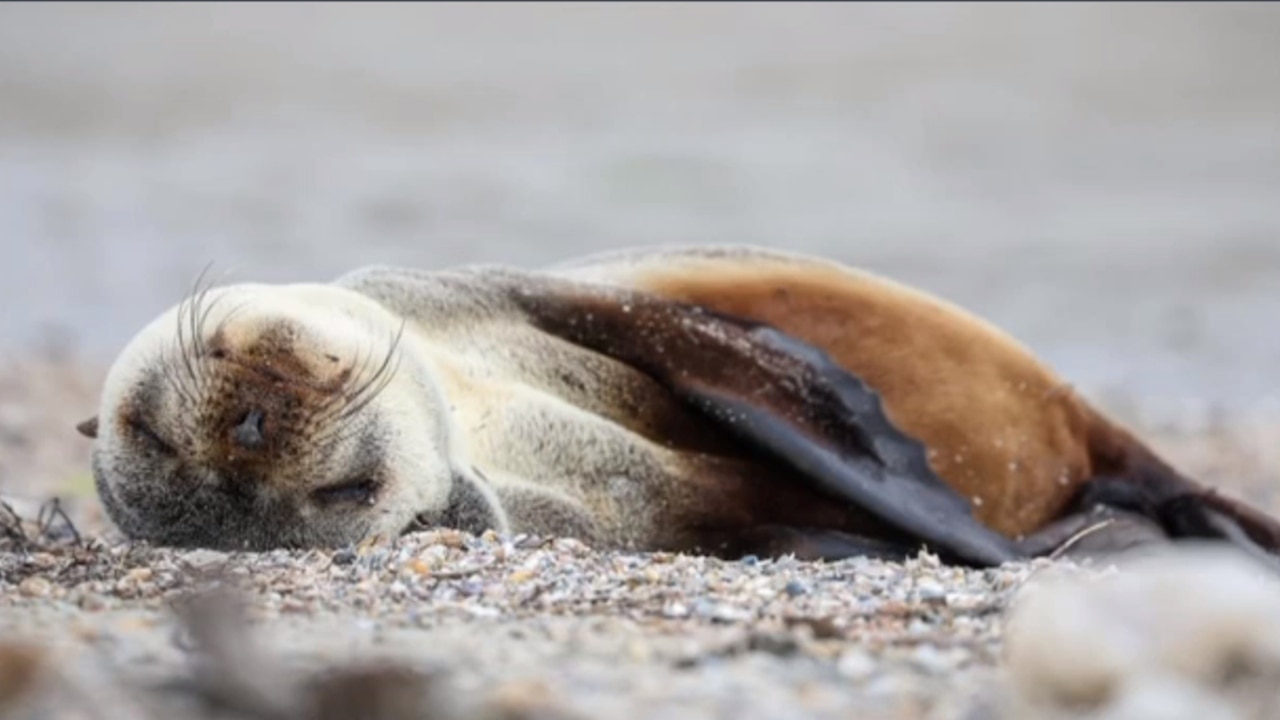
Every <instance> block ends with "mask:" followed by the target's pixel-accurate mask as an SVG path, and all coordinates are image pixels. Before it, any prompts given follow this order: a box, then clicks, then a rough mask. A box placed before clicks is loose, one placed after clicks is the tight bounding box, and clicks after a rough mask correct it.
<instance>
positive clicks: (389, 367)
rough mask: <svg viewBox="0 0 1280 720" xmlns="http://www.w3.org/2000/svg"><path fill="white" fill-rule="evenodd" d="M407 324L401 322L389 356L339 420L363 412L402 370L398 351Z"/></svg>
mask: <svg viewBox="0 0 1280 720" xmlns="http://www.w3.org/2000/svg"><path fill="white" fill-rule="evenodd" d="M405 324H406V323H405V321H403V320H401V322H400V329H399V330H397V331H396V334H395V337H394V338H392V340H391V345H390V347H388V348H387V354H386V355H385V356H384V357H383V359H382V364H381V365H380V366H379V367H378V369H377V370H376V371H375V372H374V373H373V376H372V377H371V378H369V380H368V381H367V382H365V383H364V385H362V386H361V387H360V388H359V389H358V390H357V391H356V392H355V393H353V394H352V396H351V399H350V401H349V403H348V407H347V408H346V409H345V410H343V412H342V413H341V414H340V415H338V419H339V420H345V419H347V418H349V417H351V416H352V415H354V414H356V413H357V412H360V411H361V410H363V409H364V408H365V406H366V405H368V404H369V403H370V402H371V401H372V400H373V399H374V398H376V397H377V396H378V395H379V394H381V393H382V391H383V390H385V389H386V388H387V385H389V384H390V382H391V380H392V379H393V378H394V377H395V374H396V372H397V371H398V370H399V369H400V359H401V354H400V352H398V351H399V349H400V342H401V340H402V339H403V338H404V328H405ZM362 396H363V397H362Z"/></svg>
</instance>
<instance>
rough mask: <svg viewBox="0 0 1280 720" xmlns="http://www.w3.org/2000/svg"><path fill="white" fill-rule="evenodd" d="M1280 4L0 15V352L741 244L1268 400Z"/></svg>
mask: <svg viewBox="0 0 1280 720" xmlns="http://www.w3.org/2000/svg"><path fill="white" fill-rule="evenodd" d="M1278 131H1280V6H1276V5H1272V4H1256V5H1252V4H1251V5H1232V4H1225V3H1212V4H1195V5H1193V4H1179V5H1148V4H1140V5H1115V4H1037V5H1031V4H1027V5H1012V4H1008V5H1006V4H992V5H982V6H977V5H972V6H971V5H959V4H946V5H925V4H914V3H913V4H901V5H870V4H816V5H798V4H781V3H779V4H750V5H721V4H702V5H688V6H677V5H670V4H652V5H622V4H617V5H615V4H608V5H604V4H600V5H550V4H527V5H525V4H516V5H495V4H473V5H443V4H421V5H409V4H390V5H381V4H365V5H361V6H354V5H337V4H316V5H303V4H280V5H271V4H223V5H204V4H199V5H197V4H138V5H133V4H129V5H125V4H119V5H105V4H104V5H96V4H84V5H65V4H64V5H46V4H42V3H33V4H21V3H9V4H4V5H0V243H2V245H0V306H3V307H4V308H5V312H4V313H3V317H2V318H0V351H21V349H22V348H24V347H28V346H29V345H30V344H31V343H32V342H35V341H36V340H37V339H38V338H40V337H42V336H43V335H46V334H48V333H49V332H51V331H57V332H60V333H63V334H64V335H66V336H68V337H69V338H70V339H71V342H73V343H74V344H75V345H76V346H77V347H79V348H81V349H82V350H83V351H84V352H86V353H89V354H90V355H91V356H93V357H96V358H99V359H109V358H110V357H111V355H112V354H113V353H114V352H115V351H116V350H117V349H118V348H119V347H120V346H121V345H122V344H123V343H124V342H125V341H126V340H127V339H128V336H129V335H130V334H131V333H132V332H134V331H135V330H137V329H138V328H139V327H140V326H141V324H142V323H144V322H145V321H147V320H148V319H150V318H151V317H152V316H153V315H155V314H156V313H158V312H159V311H160V310H161V309H162V308H163V307H165V306H167V305H168V304H170V303H172V302H174V301H175V300H176V299H177V298H178V297H179V296H180V295H181V294H182V293H183V291H184V290H185V288H186V287H187V285H189V283H190V281H191V280H192V278H193V276H194V275H195V274H196V273H197V272H198V271H199V269H200V268H201V267H202V266H204V265H205V263H207V262H209V261H211V260H212V261H214V262H215V263H216V267H218V268H223V269H226V268H231V269H232V270H234V275H233V276H232V277H233V278H236V279H253V280H293V279H325V278H329V277H332V276H334V275H336V274H339V273H341V272H343V271H345V270H348V269H351V268H353V267H355V266H358V265H361V264H366V263H373V262H393V263H404V264H410V265H416V266H425V267H441V266H445V265H450V264H454V263H461V262H472V261H485V262H492V261H503V262H510V263H516V264H521V265H534V264H539V263H543V262H548V261H552V260H558V259H562V258H566V257H569V256H572V255H576V254H579V253H584V252H590V251H596V250H601V249H606V248H612V247H618V246H623V245H639V244H663V243H704V242H705V243H712V242H715V243H719V242H749V243H755V244H762V245H769V246H774V247H782V248H791V249H797V250H804V251H809V252H814V253H820V254H823V255H828V256H832V257H835V258H837V259H840V260H844V261H847V262H851V263H856V264H859V265H863V266H866V267H870V268H872V269H875V270H879V271H882V272H886V273H890V274H892V275H894V276H896V277H898V278H900V279H903V280H906V281H908V282H912V283H915V284H918V285H922V286H924V287H926V288H928V289H930V290H933V291H935V292H938V293H940V294H942V295H944V296H946V297H949V298H951V299H953V300H955V301H957V302H959V303H961V304H962V305H965V306H967V307H969V308H971V309H973V310H975V311H977V312H979V313H981V314H983V315H986V316H988V317H990V318H992V319H993V320H995V321H996V322H997V323H998V324H1000V325H1002V326H1004V327H1005V328H1007V329H1009V330H1010V331H1012V332H1013V333H1014V334H1016V335H1018V336H1019V337H1020V338H1022V339H1023V340H1025V341H1026V342H1027V343H1028V344H1030V345H1031V346H1032V347H1033V348H1034V349H1035V350H1037V351H1039V352H1040V353H1042V354H1043V355H1044V356H1046V357H1047V358H1048V359H1049V360H1050V362H1052V363H1053V364H1054V365H1055V366H1057V367H1058V368H1059V369H1060V370H1061V371H1062V372H1064V373H1066V374H1067V375H1068V376H1070V377H1072V378H1073V379H1075V380H1077V381H1078V386H1079V387H1081V388H1082V389H1084V390H1086V391H1098V392H1114V391H1116V390H1121V391H1123V392H1125V393H1126V394H1130V395H1134V396H1139V397H1143V398H1147V399H1163V400H1168V401H1169V402H1180V401H1183V400H1188V399H1197V398H1198V399H1205V398H1212V399H1214V400H1218V401H1222V402H1226V403H1230V404H1234V405H1247V406H1258V405H1260V404H1267V403H1271V404H1273V405H1276V404H1280V403H1277V400H1276V396H1277V393H1276V389H1277V387H1278V386H1277V383H1275V382H1274V381H1273V380H1272V378H1271V377H1270V372H1271V369H1272V368H1273V367H1275V365H1276V361H1277V359H1280V328H1277V327H1276V326H1275V325H1276V323H1275V322H1274V319H1275V318H1276V317H1278V316H1280V313H1278V311H1280V292H1277V290H1280V201H1278V200H1280V196H1278V195H1277V191H1280V132H1278Z"/></svg>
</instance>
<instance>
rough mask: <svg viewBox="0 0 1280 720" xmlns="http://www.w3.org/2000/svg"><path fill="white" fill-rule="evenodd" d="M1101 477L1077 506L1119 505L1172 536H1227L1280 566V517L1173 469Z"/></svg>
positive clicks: (1089, 488)
mask: <svg viewBox="0 0 1280 720" xmlns="http://www.w3.org/2000/svg"><path fill="white" fill-rule="evenodd" d="M1152 472H1153V471H1151V470H1147V471H1145V472H1144V475H1145V476H1146V477H1142V476H1139V479H1134V478H1130V477H1103V478H1096V479H1094V480H1092V481H1090V482H1089V483H1088V484H1086V485H1085V486H1084V489H1083V490H1082V492H1081V494H1080V497H1079V498H1078V499H1077V500H1076V506H1077V507H1079V508H1081V509H1088V508H1091V507H1098V506H1101V507H1108V508H1118V509H1121V510H1124V511H1127V512H1131V513H1136V514H1139V515H1142V516H1145V517H1147V518H1150V519H1151V520H1152V521H1153V522H1155V523H1157V524H1159V526H1160V527H1161V528H1162V529H1163V530H1164V532H1165V533H1166V534H1168V536H1169V537H1170V538H1172V539H1175V540H1178V539H1190V540H1222V541H1226V542H1230V543H1231V544H1233V545H1235V546H1236V547H1238V548H1240V549H1241V550H1243V551H1244V552H1246V553H1248V554H1249V555H1251V556H1253V557H1255V558H1257V559H1260V560H1263V561H1265V562H1266V563H1268V564H1270V565H1271V566H1273V567H1276V568H1277V569H1280V522H1277V521H1276V520H1275V519H1274V518H1271V517H1269V516H1267V515H1266V514H1265V513H1262V512H1261V511H1259V510H1257V509H1255V508H1252V507H1250V506H1249V505H1247V504H1245V503H1243V502H1241V501H1239V500H1233V499H1231V498H1229V497H1226V496H1224V495H1220V494H1218V493H1217V492H1216V491H1214V490H1212V489H1209V488H1202V487H1200V486H1198V485H1196V484H1195V483H1192V482H1191V481H1189V480H1186V479H1183V478H1181V477H1178V476H1177V475H1176V474H1175V473H1173V472H1172V471H1170V470H1167V469H1163V468H1161V469H1160V475H1158V476H1155V477H1152Z"/></svg>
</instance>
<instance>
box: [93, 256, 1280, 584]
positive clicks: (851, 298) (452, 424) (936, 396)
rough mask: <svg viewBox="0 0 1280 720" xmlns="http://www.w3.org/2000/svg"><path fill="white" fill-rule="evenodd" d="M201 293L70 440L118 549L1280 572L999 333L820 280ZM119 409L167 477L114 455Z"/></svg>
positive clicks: (797, 275) (909, 299)
mask: <svg viewBox="0 0 1280 720" xmlns="http://www.w3.org/2000/svg"><path fill="white" fill-rule="evenodd" d="M205 295H207V297H205ZM205 295H201V296H200V298H201V300H200V301H199V302H196V301H194V300H192V301H187V302H185V303H184V304H182V305H179V307H178V308H175V309H174V310H171V311H170V312H169V313H167V314H166V315H164V316H162V317H161V318H160V319H158V320H157V321H156V322H155V323H153V324H152V325H151V326H148V328H146V329H144V330H143V332H141V333H140V334H139V335H138V336H137V337H135V338H134V340H133V341H131V342H130V344H129V345H128V346H126V349H125V350H124V351H123V352H122V353H121V356H120V357H119V358H118V359H117V361H116V363H115V364H114V365H113V367H112V370H111V372H110V373H109V374H108V378H107V382H106V385H105V387H104V392H103V399H102V403H101V407H100V411H99V415H98V417H97V420H96V422H89V423H86V424H84V425H83V427H82V432H84V433H85V434H86V435H96V440H95V441H94V474H95V478H96V481H97V484H98V487H99V490H100V494H101V496H102V497H103V502H104V505H105V506H106V507H107V510H108V513H109V514H110V515H111V516H112V518H113V519H115V520H116V522H117V523H118V524H119V525H120V526H121V528H122V529H123V530H124V531H125V532H126V533H128V534H130V535H132V536H134V537H139V538H146V539H150V540H152V541H155V542H161V543H170V544H188V545H192V544H194V545H209V546H219V547H262V548H265V547H276V546H281V545H301V546H315V545H333V544H341V543H347V542H353V541H355V540H358V539H360V538H363V537H367V536H369V535H371V534H379V535H394V534H397V533H400V532H402V531H405V530H406V529H414V528H418V527H423V526H431V525H451V526H459V527H463V528H464V529H467V530H470V531H478V530H481V529H484V528H493V529H496V530H499V531H502V532H529V533H538V534H550V535H573V536H577V537H579V538H582V539H584V540H586V541H588V542H591V543H593V544H596V545H598V546H601V547H614V548H634V549H646V550H673V551H685V552H712V553H717V554H722V555H728V556H732V555H735V554H743V553H755V554H767V555H777V554H784V553H794V554H797V555H800V556H803V557H821V558H839V557H847V556H851V555H860V554H861V555H874V556H878V557H902V556H906V555H909V554H912V553H914V552H916V551H917V550H918V549H919V548H920V547H922V546H924V547H928V548H930V549H932V550H934V551H935V552H938V553H939V554H940V555H941V556H942V557H943V558H944V559H946V560H948V561H951V562H957V563H964V564H972V565H991V564H997V563H1001V562H1005V561H1007V560H1011V559H1018V558H1023V557H1028V556H1033V555H1039V554H1044V553H1046V552H1053V551H1055V550H1056V549H1058V548H1060V547H1061V546H1062V545H1063V543H1070V542H1074V540H1073V538H1076V537H1077V536H1078V535H1079V534H1080V530H1081V529H1082V528H1085V527H1088V526H1091V525H1093V524H1095V523H1096V522H1097V520H1098V519H1099V517H1101V516H1105V517H1106V519H1107V521H1108V523H1112V525H1111V527H1113V528H1115V529H1112V530H1106V531H1102V532H1099V533H1095V534H1093V535H1092V536H1091V537H1090V541H1089V542H1088V543H1082V544H1081V545H1082V546H1083V545H1088V546H1089V547H1092V548H1103V549H1106V548H1107V546H1108V545H1110V546H1116V547H1118V546H1120V545H1121V544H1127V543H1129V542H1131V541H1133V539H1134V538H1136V537H1140V536H1145V535H1151V536H1159V537H1172V538H1177V537H1212V538H1218V539H1222V540H1226V541H1228V542H1231V543H1234V544H1236V545H1237V546H1240V547H1243V548H1245V549H1247V550H1249V551H1250V552H1255V553H1261V554H1266V555H1268V556H1269V555H1270V554H1272V553H1274V552H1275V551H1276V549H1277V548H1278V547H1280V525H1278V524H1277V523H1276V521H1275V520H1274V519H1272V518H1270V517H1269V516H1267V515H1265V514H1263V513H1261V512H1259V511H1257V510H1254V509H1252V508H1249V507H1247V506H1245V505H1244V504H1243V503H1240V502H1239V501H1236V500H1232V499H1229V498H1226V497H1225V496H1223V495H1220V494H1218V493H1215V492H1212V491H1210V490H1208V489H1207V488H1205V487H1203V486H1201V485H1199V484H1197V483H1194V482H1193V481H1191V480H1189V479H1186V478H1184V477H1183V476H1181V475H1180V474H1179V473H1177V472H1176V471H1175V470H1173V469H1172V468H1171V467H1170V466H1168V465H1167V464H1166V463H1164V462H1163V461H1162V460H1160V459H1159V458H1158V457H1157V456H1156V455H1155V454H1154V453H1153V452H1152V451H1151V450H1150V449H1149V448H1147V446H1146V445H1145V444H1143V443H1142V442H1141V441H1139V440H1138V439H1137V438H1136V437H1135V436H1133V435H1132V434H1131V433H1129V432H1128V431H1126V430H1124V429H1123V428H1121V427H1120V426H1119V425H1117V424H1116V423H1115V422H1113V421H1111V420H1110V419H1108V418H1106V417H1105V416H1104V415H1103V414H1102V413H1100V412H1099V411H1098V410H1096V409H1095V408H1093V407H1092V406H1090V405H1089V404H1088V403H1087V402H1086V401H1085V400H1084V399H1082V398H1081V397H1080V396H1078V395H1077V394H1076V393H1073V392H1071V391H1070V390H1069V389H1066V390H1064V388H1065V383H1064V382H1063V381H1062V379H1061V378H1058V377H1057V376H1056V375H1055V374H1054V373H1053V372H1052V371H1051V370H1049V369H1048V368H1046V367H1045V366H1044V365H1043V364H1042V363H1040V362H1039V361H1038V360H1037V359H1036V358H1035V357H1034V356H1032V355H1031V354H1030V353H1029V352H1027V351H1026V350H1025V349H1024V348H1022V347H1021V346H1019V345H1017V344H1016V343H1015V342H1014V341H1012V340H1011V339H1009V338H1008V337H1007V336H1005V335H1004V334H1003V333H1001V332H999V331H998V330H996V329H995V328H993V327H991V326H990V325H988V324H986V323H984V322H983V321H981V320H979V319H977V318H974V317H972V316H970V315H968V314H966V313H964V312H963V311H961V310H959V309H958V308H955V307H953V306H951V305H949V304H947V303H945V302H943V301H941V300H938V299H937V298H932V297H929V296H927V295H924V294H922V293H919V292H916V291H913V290H910V289H908V288H904V287H901V286H898V285H896V284H894V283H892V282H890V281H887V280H884V279H882V278H878V277H875V276H871V275H867V274H865V273H860V272H857V271H855V270H852V269H850V268H846V267H843V266H839V265H836V264H833V263H826V262H823V261H820V260H815V259H810V258H803V257H798V256H792V255H785V254H780V253H773V252H768V251H761V250H754V249H744V248H718V249H705V248H704V249H687V250H644V251H633V252H626V253H620V254H613V255H610V256H603V257H596V258H589V259H586V260H584V261H580V262H578V263H575V264H573V265H568V266H561V267H557V268H551V269H548V270H545V271H540V272H527V271H520V270H515V269H510V268H500V267H469V268H460V269H458V270H454V271H447V272H425V271H416V270H409V269H398V268H366V269H363V270H360V271H357V272H355V273H352V274H350V275H347V276H344V277H342V278H340V279H338V280H337V281H336V282H334V283H330V284H326V285H279V286H268V285H233V286H229V287H226V288H217V289H215V290H213V291H209V292H207V293H205ZM206 300H207V302H206ZM197 306H199V307H197ZM175 320H176V322H175ZM175 327H176V328H179V329H180V330H179V331H178V332H175V330H174V328H175ZM166 368H167V372H166V371H165V369H166ZM157 378H160V380H162V381H157ZM166 379H167V380H166ZM144 397H145V398H146V401H147V402H146V406H147V407H148V408H149V413H150V414H149V415H148V418H149V419H150V421H151V422H152V424H153V425H154V430H155V431H156V435H157V436H158V437H163V438H165V439H166V441H167V442H168V443H169V444H170V445H171V446H172V448H173V452H172V453H170V454H167V455H166V454H156V453H150V452H148V451H147V450H146V445H145V442H144V441H143V439H141V438H139V437H137V435H136V433H132V432H131V431H130V428H129V424H128V418H129V417H130V415H129V413H130V412H131V408H133V407H136V406H138V403H139V402H140V400H139V398H144Z"/></svg>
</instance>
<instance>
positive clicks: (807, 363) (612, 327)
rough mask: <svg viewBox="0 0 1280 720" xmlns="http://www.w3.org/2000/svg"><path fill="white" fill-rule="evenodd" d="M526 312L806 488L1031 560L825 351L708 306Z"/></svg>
mask: <svg viewBox="0 0 1280 720" xmlns="http://www.w3.org/2000/svg"><path fill="white" fill-rule="evenodd" d="M514 299H515V302H516V303H517V305H518V306H519V307H520V308H521V309H522V310H523V312H524V313H525V314H526V317H527V318H528V320H529V321H530V322H531V323H532V324H533V325H534V326H536V327H538V328H540V329H541V330H543V331H544V332H547V333H550V334H552V335H555V336H557V337H560V338H562V339H564V340H567V341H569V342H572V343H574V344H577V345H580V346H582V347H586V348H589V349H591V350H594V351H596V352H599V353H602V354H604V355H607V356H609V357H612V358H614V359H616V360H618V361H621V362H624V363H627V364H628V365H631V366H633V367H635V368H637V369H639V370H641V371H642V372H645V373H646V374H648V375H650V376H651V377H653V378H654V379H656V380H657V381H659V382H660V383H662V384H664V385H665V386H666V387H667V388H669V389H670V390H671V391H672V392H673V393H675V394H676V395H677V396H679V397H681V398H682V399H683V400H685V401H686V402H688V403H690V404H692V405H693V406H694V407H696V408H698V409H700V410H701V411H703V412H704V413H705V414H706V415H707V416H708V417H709V418H711V419H712V420H713V421H715V422H717V423H719V424H720V425H722V426H724V427H725V428H726V429H727V430H729V431H730V432H732V433H734V434H736V435H737V436H738V437H740V438H742V439H744V440H746V441H748V442H750V443H752V444H754V445H756V446H758V447H760V448H762V449H764V450H766V451H768V452H770V453H772V454H774V455H775V456H777V457H778V458H780V459H781V460H783V461H784V462H786V463H788V464H789V465H790V466H791V467H793V468H794V469H795V470H797V471H798V472H797V475H798V476H799V477H800V479H801V480H803V481H806V482H809V483H811V484H812V485H813V486H814V487H815V488H816V489H818V490H820V491H822V492H824V493H826V494H828V495H830V496H833V497H834V498H836V499H838V500H843V501H845V502H848V503H852V504H854V505H857V506H859V507H861V508H863V509H865V510H867V511H870V512H871V513H872V514H874V515H876V516H877V517H878V518H880V519H881V520H883V521H885V522H886V523H888V524H889V525H891V526H893V527H896V528H898V529H900V530H903V531H905V532H907V533H908V534H909V535H910V536H911V537H915V538H919V539H920V540H921V541H923V542H924V543H926V544H928V545H930V546H931V547H932V548H933V550H934V551H935V552H939V553H940V554H944V555H948V556H951V557H955V558H959V559H960V560H962V561H965V562H969V563H975V564H979V565H998V564H1000V563H1002V562H1006V561H1010V560H1014V559H1019V558H1022V557H1024V553H1022V552H1021V551H1019V550H1018V549H1017V547H1016V546H1015V545H1014V544H1013V543H1012V542H1011V541H1010V540H1008V539H1007V538H1005V537H1004V536H1002V535H1000V534H999V533H996V532H995V531H993V530H991V529H990V528H988V527H986V526H985V525H982V524H981V523H980V522H978V520H977V519H976V518H974V517H973V513H972V510H971V508H970V507H969V503H968V501H967V500H965V499H964V498H963V497H961V496H960V495H959V494H958V493H957V492H956V491H955V490H953V489H952V488H951V487H950V486H948V485H947V484H946V483H945V482H944V481H943V480H942V479H941V478H940V477H938V476H937V475H936V474H935V473H934V472H933V470H932V469H931V467H930V465H929V463H928V458H927V456H926V454H925V448H924V445H923V444H922V443H920V442H919V441H918V440H916V439H914V438H912V437H909V436H908V435H906V434H905V433H903V432H902V431H900V430H899V429H898V428H897V427H895V426H894V425H893V424H892V422H890V420H889V419H888V417H887V415H886V414H885V412H884V409H883V407H882V404H881V400H880V396H879V395H878V394H877V393H876V392H875V391H874V390H873V389H871V388H870V387H869V386H868V385H867V384H866V383H864V382H863V381H862V380H861V379H860V378H858V377H856V376H855V375H854V374H853V373H851V372H849V371H847V370H845V369H844V368H842V367H840V366H839V365H837V364H836V363H835V361H833V360H832V359H831V358H830V357H829V356H828V355H827V354H826V353H825V352H823V351H822V350H820V349H819V348H817V347H814V346H812V345H808V344H806V343H804V342H801V341H800V340H798V339H796V338H794V337H791V336H789V335H786V334H784V333H782V332H781V331H779V330H777V329H775V328H773V327H770V326H767V325H763V324H759V323H754V322H751V321H747V320H744V319H742V318H738V317H733V316H729V315H724V314H720V313H716V312H713V311H711V310H708V309H706V308H704V307H701V306H697V305H689V304H686V303H680V302H675V301H671V300H666V299H663V298H658V297H655V296H652V295H648V294H644V293H639V292H630V291H623V290H618V289H615V288H611V287H605V286H597V285H578V284H571V283H565V284H563V285H560V284H556V285H551V286H544V287H539V288H537V289H531V288H526V289H523V290H520V291H518V292H516V293H515V297H514Z"/></svg>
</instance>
